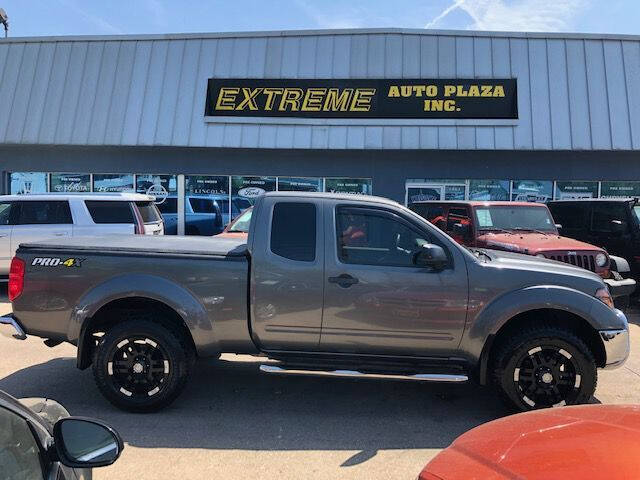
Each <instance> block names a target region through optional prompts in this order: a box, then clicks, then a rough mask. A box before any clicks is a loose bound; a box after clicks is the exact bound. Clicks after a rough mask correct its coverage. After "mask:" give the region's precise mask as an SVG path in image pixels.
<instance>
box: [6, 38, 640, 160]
mask: <svg viewBox="0 0 640 480" xmlns="http://www.w3.org/2000/svg"><path fill="white" fill-rule="evenodd" d="M211 77H217V78H225V77H227V78H230V77H236V78H425V79H429V78H479V79H482V78H517V80H518V111H519V119H518V120H493V121H492V120H451V119H445V120H435V119H432V120H421V119H417V120H412V119H409V120H399V119H393V120H379V119H362V120H360V119H336V120H332V119H294V118H261V119H255V118H254V119H239V118H232V119H230V118H225V117H219V118H217V119H216V121H213V122H207V121H205V118H204V105H205V95H206V83H207V79H208V78H211ZM0 105H2V108H1V109H0V144H38V145H115V146H119V145H122V146H193V147H231V148H275V149H442V150H456V149H457V150H476V149H477V150H640V37H638V36H629V35H593V34H591V35H589V34H585V35H582V34H546V33H513V32H470V31H434V30H407V29H366V30H326V31H288V32H238V33H219V34H180V35H178V34H176V35H174V34H168V35H131V36H99V37H95V36H92V37H35V38H10V39H7V40H0ZM179 160H180V159H179Z"/></svg>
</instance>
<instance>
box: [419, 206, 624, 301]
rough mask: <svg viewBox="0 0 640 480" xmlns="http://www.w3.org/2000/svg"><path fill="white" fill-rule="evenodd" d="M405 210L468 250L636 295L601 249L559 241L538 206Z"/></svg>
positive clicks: (553, 226)
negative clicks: (592, 279) (584, 274)
mask: <svg viewBox="0 0 640 480" xmlns="http://www.w3.org/2000/svg"><path fill="white" fill-rule="evenodd" d="M409 208H410V209H411V210H413V211H414V212H416V213H417V214H418V215H420V216H422V217H424V218H426V219H427V220H429V221H430V222H431V223H433V224H434V225H435V226H437V227H438V228H440V229H441V230H444V231H445V232H446V233H448V234H449V235H450V236H451V237H453V238H454V239H455V240H456V241H457V242H458V243H461V244H463V245H466V246H468V247H478V248H490V249H495V250H507V251H510V252H516V253H524V254H528V255H536V256H538V257H545V258H549V259H552V260H557V261H560V262H564V263H570V264H571V265H576V266H578V267H582V268H586V269H587V270H591V271H592V272H595V273H597V274H598V275H600V276H601V277H602V278H604V279H607V280H606V281H607V284H608V285H609V288H610V289H611V291H612V294H613V296H618V297H628V295H630V293H631V292H633V290H634V289H635V282H634V281H632V280H631V279H621V277H620V276H619V275H618V274H617V272H614V273H613V274H612V272H611V268H610V259H609V255H608V254H607V252H605V251H604V250H603V249H601V248H598V247H596V246H594V245H590V244H588V243H584V242H580V241H578V240H574V239H572V238H567V237H562V236H560V235H559V234H558V226H557V225H556V224H555V223H554V221H553V217H552V216H551V212H550V211H549V209H548V208H547V206H546V205H545V204H543V203H528V202H471V201H470V202H453V201H450V202H439V201H424V202H415V203H412V204H411V205H409ZM612 277H614V278H612ZM621 300H622V301H621V302H620V304H621V305H624V300H623V299H621Z"/></svg>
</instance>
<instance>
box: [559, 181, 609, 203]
mask: <svg viewBox="0 0 640 480" xmlns="http://www.w3.org/2000/svg"><path fill="white" fill-rule="evenodd" d="M597 196H598V182H556V190H555V196H554V198H555V199H556V200H568V199H573V198H596V197H597Z"/></svg>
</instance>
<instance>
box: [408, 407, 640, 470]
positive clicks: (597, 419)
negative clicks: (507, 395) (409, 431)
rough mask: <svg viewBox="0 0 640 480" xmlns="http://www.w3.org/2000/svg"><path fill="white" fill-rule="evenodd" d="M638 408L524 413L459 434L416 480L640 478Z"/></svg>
mask: <svg viewBox="0 0 640 480" xmlns="http://www.w3.org/2000/svg"><path fill="white" fill-rule="evenodd" d="M639 449H640V406H638V405H580V406H573V407H563V408H558V409H553V410H538V411H536V412H526V413H520V414H518V415H511V416H509V417H505V418H501V419H499V420H494V421H492V422H488V423H485V424H484V425H480V426H479V427H476V428H474V429H472V430H469V431H468V432H466V433H464V434H462V435H460V436H459V437H458V438H457V439H456V440H454V442H453V443H452V444H451V446H449V447H448V448H446V449H444V450H443V451H441V452H440V453H439V454H438V455H437V456H436V457H435V458H434V459H433V460H431V462H429V464H427V466H426V467H425V468H424V470H423V471H422V473H420V476H419V477H418V480H468V479H470V478H477V479H489V478H490V479H494V480H507V479H509V480H511V479H515V478H519V479H520V478H521V479H527V480H537V479H539V480H543V479H544V480H546V479H550V478H562V479H565V480H582V479H586V478H611V479H623V478H638V471H639V470H640V456H638V450H639Z"/></svg>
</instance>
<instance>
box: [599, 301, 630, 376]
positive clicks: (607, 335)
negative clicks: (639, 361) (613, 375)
mask: <svg viewBox="0 0 640 480" xmlns="http://www.w3.org/2000/svg"><path fill="white" fill-rule="evenodd" d="M616 316H617V317H618V318H619V319H620V320H621V321H623V322H624V325H625V328H621V329H616V330H600V340H601V341H602V345H603V346H604V351H605V356H606V360H605V366H604V368H605V369H613V368H617V367H619V366H621V365H622V364H623V363H624V362H625V361H626V360H627V358H628V357H629V351H630V350H631V346H630V344H629V324H628V323H627V317H625V315H624V313H622V312H621V311H620V310H616Z"/></svg>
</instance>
